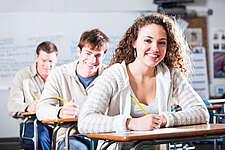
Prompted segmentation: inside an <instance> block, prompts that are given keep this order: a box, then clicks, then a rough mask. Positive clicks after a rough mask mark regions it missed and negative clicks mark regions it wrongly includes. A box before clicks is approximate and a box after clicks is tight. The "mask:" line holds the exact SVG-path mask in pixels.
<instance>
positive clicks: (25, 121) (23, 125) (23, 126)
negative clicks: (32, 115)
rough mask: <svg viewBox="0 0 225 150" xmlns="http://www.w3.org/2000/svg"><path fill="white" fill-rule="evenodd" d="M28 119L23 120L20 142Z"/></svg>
mask: <svg viewBox="0 0 225 150" xmlns="http://www.w3.org/2000/svg"><path fill="white" fill-rule="evenodd" d="M28 119H29V118H25V119H24V120H23V124H22V135H21V140H23V139H24V134H25V128H26V123H27V121H28Z"/></svg>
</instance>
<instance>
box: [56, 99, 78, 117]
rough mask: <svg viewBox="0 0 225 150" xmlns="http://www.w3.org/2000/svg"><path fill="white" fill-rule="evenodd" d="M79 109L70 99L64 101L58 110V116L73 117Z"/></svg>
mask: <svg viewBox="0 0 225 150" xmlns="http://www.w3.org/2000/svg"><path fill="white" fill-rule="evenodd" d="M78 111H79V105H77V104H75V101H74V100H72V101H70V102H68V103H64V105H63V107H62V109H61V110H60V112H59V118H61V119H64V118H75V116H76V115H77V113H78Z"/></svg>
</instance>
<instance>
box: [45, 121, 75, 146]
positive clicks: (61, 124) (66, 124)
mask: <svg viewBox="0 0 225 150" xmlns="http://www.w3.org/2000/svg"><path fill="white" fill-rule="evenodd" d="M77 121H78V119H77V118H65V119H56V120H42V121H41V122H42V123H47V124H54V126H55V128H54V130H53V133H52V149H53V150H55V149H56V137H57V132H58V131H59V129H60V128H63V127H65V128H67V130H66V133H65V150H69V134H70V131H71V130H72V129H73V128H76V127H77Z"/></svg>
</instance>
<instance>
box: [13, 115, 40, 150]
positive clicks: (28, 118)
mask: <svg viewBox="0 0 225 150" xmlns="http://www.w3.org/2000/svg"><path fill="white" fill-rule="evenodd" d="M17 117H18V118H22V119H23V122H22V134H20V143H21V148H22V149H25V147H24V140H31V141H33V142H34V150H38V148H39V146H38V132H37V128H38V126H37V121H38V120H37V118H36V114H35V113H34V112H24V113H21V114H20V115H19V116H17ZM29 121H33V124H34V136H33V137H26V136H25V130H26V124H27V123H28V122H29Z"/></svg>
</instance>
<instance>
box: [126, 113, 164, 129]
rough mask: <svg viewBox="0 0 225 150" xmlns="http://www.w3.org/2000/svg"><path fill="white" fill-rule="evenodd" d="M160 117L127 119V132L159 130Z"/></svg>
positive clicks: (150, 116) (148, 116)
mask: <svg viewBox="0 0 225 150" xmlns="http://www.w3.org/2000/svg"><path fill="white" fill-rule="evenodd" d="M162 118H163V117H162V116H160V115H153V114H151V115H147V116H143V117H139V118H129V119H127V129H128V130H154V129H159V128H160V127H161V125H162V121H163V120H162Z"/></svg>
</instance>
